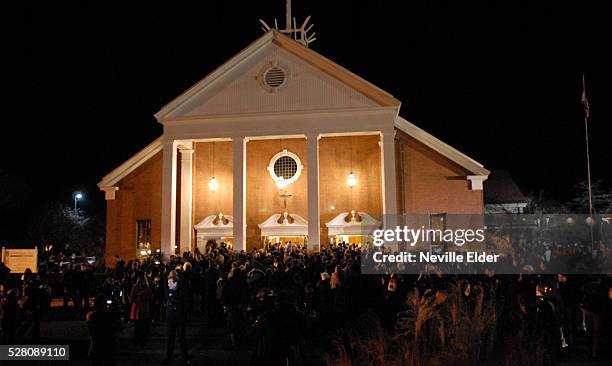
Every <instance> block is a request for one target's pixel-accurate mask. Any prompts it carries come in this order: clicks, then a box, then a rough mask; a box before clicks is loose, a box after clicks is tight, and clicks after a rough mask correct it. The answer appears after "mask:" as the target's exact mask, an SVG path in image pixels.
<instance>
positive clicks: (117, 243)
mask: <svg viewBox="0 0 612 366" xmlns="http://www.w3.org/2000/svg"><path fill="white" fill-rule="evenodd" d="M162 164H163V159H162V152H159V153H157V154H156V155H155V156H153V157H152V158H151V159H149V160H148V161H147V162H145V163H144V164H143V165H141V166H140V167H138V169H136V170H135V171H133V172H132V173H130V174H129V175H128V176H127V177H125V178H123V179H122V180H121V181H120V182H119V184H118V187H119V190H118V191H117V193H116V199H115V200H109V201H106V204H107V209H106V253H105V256H106V265H107V266H114V262H113V259H112V257H113V256H114V255H115V254H118V255H119V256H120V257H121V258H122V259H124V260H128V259H133V258H135V257H136V221H137V220H151V247H152V250H155V249H159V248H160V240H161V187H162Z"/></svg>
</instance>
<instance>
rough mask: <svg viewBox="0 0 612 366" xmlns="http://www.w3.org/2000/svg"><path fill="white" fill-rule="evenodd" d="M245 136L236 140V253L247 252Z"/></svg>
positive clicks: (234, 246)
mask: <svg viewBox="0 0 612 366" xmlns="http://www.w3.org/2000/svg"><path fill="white" fill-rule="evenodd" d="M247 141H248V139H247V138H246V137H244V136H240V137H235V138H234V212H233V215H234V245H233V248H234V251H235V252H239V251H241V250H246V144H247Z"/></svg>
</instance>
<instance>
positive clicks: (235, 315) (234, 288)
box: [222, 267, 249, 346]
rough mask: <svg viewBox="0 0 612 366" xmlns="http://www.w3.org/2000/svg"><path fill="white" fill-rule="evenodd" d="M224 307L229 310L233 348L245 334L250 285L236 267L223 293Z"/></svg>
mask: <svg viewBox="0 0 612 366" xmlns="http://www.w3.org/2000/svg"><path fill="white" fill-rule="evenodd" d="M222 300H223V305H224V306H225V307H226V308H227V311H228V314H227V315H228V316H227V328H228V332H229V337H230V343H231V344H232V346H234V345H236V343H237V342H238V340H239V338H240V337H241V336H242V334H243V331H244V329H243V327H244V324H245V323H246V319H245V314H246V306H247V304H248V302H249V284H248V282H247V280H246V276H245V274H244V272H243V271H242V269H240V268H239V267H235V268H233V269H232V271H231V272H230V275H229V276H228V279H227V283H226V284H225V287H224V288H223V293H222Z"/></svg>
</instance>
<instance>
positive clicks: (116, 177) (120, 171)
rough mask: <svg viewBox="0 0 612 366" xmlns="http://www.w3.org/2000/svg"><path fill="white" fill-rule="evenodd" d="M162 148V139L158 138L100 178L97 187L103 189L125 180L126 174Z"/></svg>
mask: <svg viewBox="0 0 612 366" xmlns="http://www.w3.org/2000/svg"><path fill="white" fill-rule="evenodd" d="M162 148H163V144H162V137H161V136H160V137H158V138H157V139H156V140H155V141H153V142H151V143H150V144H149V145H147V146H146V147H145V148H144V149H142V150H140V151H139V152H137V153H136V154H135V155H134V156H132V157H131V158H129V159H128V160H126V161H125V162H124V163H123V164H121V165H119V166H118V167H117V168H115V169H114V170H113V171H112V172H110V173H108V174H107V175H106V176H104V178H102V180H101V181H100V182H99V183H98V187H100V188H104V187H112V186H114V185H116V184H117V183H119V181H120V180H121V179H123V178H125V177H126V176H127V175H128V174H130V173H131V172H133V171H134V170H136V168H138V167H139V166H141V165H142V164H144V163H145V162H146V161H147V160H149V159H150V158H152V157H153V156H155V154H157V153H158V152H160V151H161V150H162Z"/></svg>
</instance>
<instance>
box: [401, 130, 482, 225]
mask: <svg viewBox="0 0 612 366" xmlns="http://www.w3.org/2000/svg"><path fill="white" fill-rule="evenodd" d="M397 136H398V139H397V142H396V144H398V145H399V144H403V150H404V154H403V155H404V176H403V180H404V187H403V190H402V191H401V192H400V193H402V194H403V201H404V202H403V204H404V207H403V212H406V213H418V214H428V213H450V214H453V213H454V214H479V213H483V196H482V190H474V191H472V190H470V189H469V181H468V180H467V179H466V178H465V177H466V176H467V175H470V173H469V172H468V171H466V170H465V169H464V168H462V167H460V166H458V165H457V164H455V163H454V162H452V161H450V160H449V159H447V158H445V157H444V156H442V155H440V154H438V153H437V152H435V151H433V150H431V149H430V148H428V147H427V146H425V145H423V144H422V143H420V142H418V141H417V140H415V139H414V138H412V137H410V136H408V135H407V134H405V133H403V132H402V131H399V130H398V131H397ZM396 151H398V157H397V159H396V160H397V162H398V164H397V166H398V170H397V172H398V174H397V179H398V184H399V182H401V177H400V169H399V166H400V156H399V146H398V148H397V149H396ZM398 201H399V202H401V201H402V198H401V197H398ZM398 211H401V210H398Z"/></svg>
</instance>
